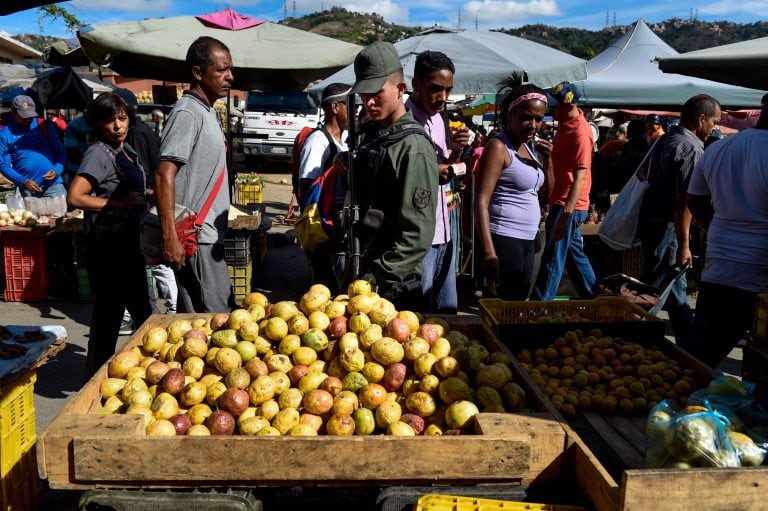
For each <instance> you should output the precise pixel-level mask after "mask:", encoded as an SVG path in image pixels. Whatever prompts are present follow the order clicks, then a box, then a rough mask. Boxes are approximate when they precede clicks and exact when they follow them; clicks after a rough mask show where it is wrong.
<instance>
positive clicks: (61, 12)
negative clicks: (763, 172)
mask: <svg viewBox="0 0 768 511" xmlns="http://www.w3.org/2000/svg"><path fill="white" fill-rule="evenodd" d="M58 19H60V20H62V21H63V22H64V26H65V27H66V29H67V30H68V31H69V32H72V33H73V34H74V33H75V32H77V29H78V28H80V27H84V26H86V25H87V23H83V22H82V21H80V20H79V19H77V17H76V16H75V15H74V14H72V13H70V12H69V11H68V10H66V9H65V8H64V7H62V6H60V5H57V4H50V5H45V6H43V7H38V8H37V24H38V26H39V27H40V32H41V33H42V32H45V25H44V24H43V22H44V21H46V20H49V22H54V21H56V20H58Z"/></svg>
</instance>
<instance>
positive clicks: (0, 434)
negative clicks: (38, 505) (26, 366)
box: [0, 371, 37, 477]
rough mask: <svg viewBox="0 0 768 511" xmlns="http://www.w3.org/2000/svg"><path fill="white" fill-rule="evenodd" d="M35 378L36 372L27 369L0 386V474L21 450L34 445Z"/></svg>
mask: <svg viewBox="0 0 768 511" xmlns="http://www.w3.org/2000/svg"><path fill="white" fill-rule="evenodd" d="M36 380H37V375H36V373H35V372H34V371H27V372H26V373H25V374H23V375H22V376H21V377H19V378H18V379H16V381H14V382H12V383H9V384H7V385H4V386H3V387H0V477H4V476H5V475H7V474H8V473H9V472H10V471H11V469H12V468H13V467H14V465H16V464H17V463H18V461H19V459H20V458H21V456H22V454H24V453H25V452H27V451H29V450H30V449H31V448H32V447H34V446H35V441H36V440H37V436H36V432H35V400H34V386H35V381H36Z"/></svg>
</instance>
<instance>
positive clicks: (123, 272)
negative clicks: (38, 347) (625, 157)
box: [67, 92, 152, 379]
mask: <svg viewBox="0 0 768 511" xmlns="http://www.w3.org/2000/svg"><path fill="white" fill-rule="evenodd" d="M87 115H88V117H87V120H88V122H89V124H90V125H91V127H92V128H93V134H94V136H95V138H96V142H94V143H93V144H91V145H90V146H89V147H88V149H87V150H86V151H85V154H83V159H82V161H81V163H80V167H79V169H78V172H77V175H75V177H74V179H73V180H72V183H71V184H70V187H69V193H68V195H67V202H68V204H69V205H70V206H72V207H74V208H80V209H82V210H83V211H85V214H86V221H85V239H86V241H85V259H86V267H87V268H88V278H89V280H90V283H91V291H92V292H93V296H94V301H95V304H94V307H93V316H92V318H91V330H90V336H89V340H88V355H87V358H86V367H85V377H86V379H88V378H90V377H91V376H93V374H94V373H95V372H96V371H97V370H98V369H99V367H101V366H102V365H103V364H104V363H105V362H106V361H107V360H108V359H109V358H110V357H111V356H112V355H113V354H114V352H115V345H116V344H117V336H118V331H119V329H120V323H121V321H122V318H123V310H125V309H128V311H129V312H130V313H131V316H132V317H133V318H134V320H135V321H136V324H137V325H140V324H141V323H143V322H144V321H145V320H146V319H147V318H148V317H149V315H150V314H151V312H152V311H151V308H150V300H149V289H148V286H147V277H146V270H145V265H146V262H145V259H144V256H143V255H142V253H141V251H140V249H139V232H140V228H141V218H142V216H143V214H144V212H145V211H146V198H145V192H146V188H145V177H144V170H143V169H142V167H141V164H140V163H139V159H138V156H137V154H136V151H134V150H133V148H131V147H130V146H129V145H128V144H126V143H125V138H126V136H127V135H128V128H129V126H130V125H131V116H132V115H133V109H132V108H130V106H129V105H128V104H127V103H126V102H125V100H124V99H123V98H121V97H120V96H119V95H117V94H115V93H114V92H105V93H102V94H100V95H99V96H98V97H97V98H96V99H94V100H93V102H92V103H91V104H90V105H89V107H88V114H87Z"/></svg>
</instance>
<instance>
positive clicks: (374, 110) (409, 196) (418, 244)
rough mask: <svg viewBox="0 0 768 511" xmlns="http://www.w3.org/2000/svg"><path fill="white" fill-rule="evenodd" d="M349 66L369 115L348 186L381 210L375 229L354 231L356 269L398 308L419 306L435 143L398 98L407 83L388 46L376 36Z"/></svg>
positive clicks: (430, 222) (430, 227)
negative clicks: (358, 256) (358, 252)
mask: <svg viewBox="0 0 768 511" xmlns="http://www.w3.org/2000/svg"><path fill="white" fill-rule="evenodd" d="M354 66H355V78H356V82H355V85H354V88H353V90H354V92H356V93H358V94H359V95H360V97H361V98H362V101H363V106H364V107H365V110H366V113H367V114H368V117H369V119H370V122H369V123H366V125H364V126H363V139H362V143H361V146H360V149H359V151H358V155H357V158H356V159H355V162H354V172H355V179H354V180H353V183H354V186H355V194H356V196H357V199H358V202H359V203H360V205H361V210H362V211H363V212H365V211H366V210H367V209H371V210H378V211H380V212H382V213H383V219H381V225H380V226H379V227H378V229H375V230H374V229H370V228H368V231H367V232H362V233H361V245H362V247H364V249H365V251H364V253H363V256H362V260H361V273H362V274H364V275H368V276H369V277H370V278H371V279H372V280H373V281H374V283H375V284H376V285H378V288H379V290H378V292H379V294H380V295H381V296H383V297H385V298H387V299H389V300H391V301H392V302H393V303H395V305H396V306H398V307H399V308H414V309H415V308H419V307H420V306H421V303H422V293H421V276H420V265H421V261H422V260H423V259H424V257H425V256H426V255H427V252H428V251H429V249H430V247H431V245H432V238H433V236H434V234H435V208H436V204H437V203H436V196H437V193H438V191H439V189H440V185H439V183H438V169H437V157H436V155H435V149H434V147H433V145H432V142H431V141H430V140H429V138H428V137H427V135H426V133H425V132H424V129H423V128H422V127H421V125H419V124H418V123H416V122H415V121H414V119H413V116H412V115H411V114H410V113H409V112H408V111H407V110H406V108H405V104H404V103H403V94H404V93H405V90H406V84H405V79H404V76H403V68H402V65H401V63H400V59H399V58H398V56H397V50H396V49H395V47H394V46H393V45H392V44H391V43H387V42H381V41H377V42H375V43H373V44H371V45H369V46H367V47H366V48H364V49H363V50H362V51H361V52H360V53H359V54H358V56H357V57H356V58H355V64H354ZM373 162H375V163H373ZM366 223H368V224H369V225H370V222H366Z"/></svg>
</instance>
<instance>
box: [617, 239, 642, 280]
mask: <svg viewBox="0 0 768 511" xmlns="http://www.w3.org/2000/svg"><path fill="white" fill-rule="evenodd" d="M644 264H645V256H644V255H643V247H642V245H639V244H638V245H635V246H634V247H632V248H630V249H628V250H623V251H622V253H621V273H623V274H624V275H629V276H630V277H635V278H638V277H640V275H641V274H642V273H643V265H644Z"/></svg>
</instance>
